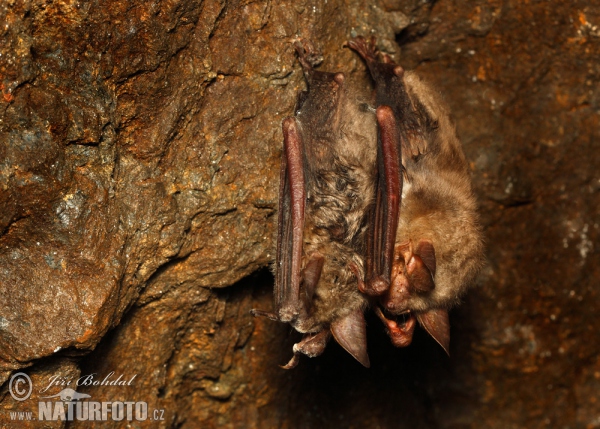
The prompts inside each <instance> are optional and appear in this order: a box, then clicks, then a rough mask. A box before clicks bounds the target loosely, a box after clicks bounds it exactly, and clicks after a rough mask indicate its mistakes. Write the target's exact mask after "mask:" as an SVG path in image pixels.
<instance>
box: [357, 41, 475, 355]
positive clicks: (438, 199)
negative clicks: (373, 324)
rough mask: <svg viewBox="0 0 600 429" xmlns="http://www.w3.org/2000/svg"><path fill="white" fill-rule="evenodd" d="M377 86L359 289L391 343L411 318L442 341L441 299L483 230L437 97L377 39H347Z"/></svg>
mask: <svg viewBox="0 0 600 429" xmlns="http://www.w3.org/2000/svg"><path fill="white" fill-rule="evenodd" d="M348 45H349V46H350V48H352V49H353V50H354V51H356V52H357V53H358V54H359V55H360V56H361V57H362V58H363V60H364V61H365V62H366V64H367V66H368V68H369V71H370V73H371V76H372V78H373V80H374V81H375V86H376V103H375V104H376V109H377V110H376V115H377V124H378V128H379V129H378V150H377V181H376V185H375V188H376V190H375V197H374V199H375V205H374V207H373V208H371V209H370V210H369V214H368V225H369V232H368V234H367V238H366V246H367V250H366V257H365V278H364V282H363V281H361V282H359V289H360V290H361V292H363V293H364V294H365V295H368V296H370V297H373V298H374V299H375V300H376V304H375V311H376V313H377V315H378V316H379V318H380V319H381V320H382V321H383V323H384V324H385V326H386V328H387V332H388V334H389V336H390V338H391V340H392V343H393V344H394V345H395V346H397V347H403V346H407V345H409V344H410V343H411V341H412V335H413V331H414V328H415V319H416V320H418V321H419V323H420V325H421V326H422V327H423V328H424V329H425V330H426V331H427V332H428V333H429V334H430V335H431V336H432V337H433V338H434V339H435V340H436V341H437V342H438V343H439V344H440V345H441V346H442V347H443V348H444V350H445V351H446V352H448V349H449V342H450V327H449V322H448V308H450V307H451V306H452V305H454V304H456V303H458V301H459V298H460V296H461V295H462V294H463V292H464V291H465V289H466V288H467V287H468V285H469V284H470V283H471V282H472V280H473V278H474V277H475V275H476V274H477V272H478V270H479V268H480V267H481V265H482V260H483V256H482V254H483V240H482V233H481V228H480V226H479V223H478V216H477V212H476V200H475V197H474V195H473V192H472V190H471V182H470V178H469V172H468V166H467V162H466V160H465V156H464V154H463V151H462V148H461V145H460V142H459V140H458V138H457V136H456V131H455V128H454V125H453V124H452V122H451V120H450V116H449V113H448V111H447V110H446V108H445V107H444V106H443V103H442V102H441V100H440V99H439V97H438V96H437V94H436V93H435V92H434V91H432V90H431V89H430V88H429V87H428V86H427V85H426V84H425V83H424V82H423V81H421V80H420V79H419V78H418V77H417V75H416V74H414V73H412V72H405V71H404V69H403V68H402V67H401V66H399V65H397V64H396V63H394V62H393V61H392V60H391V58H390V57H389V56H387V55H382V61H380V60H378V51H377V49H376V48H375V39H374V38H371V39H370V40H369V41H366V40H365V39H364V38H362V37H357V38H356V39H354V40H352V41H350V42H349V43H348Z"/></svg>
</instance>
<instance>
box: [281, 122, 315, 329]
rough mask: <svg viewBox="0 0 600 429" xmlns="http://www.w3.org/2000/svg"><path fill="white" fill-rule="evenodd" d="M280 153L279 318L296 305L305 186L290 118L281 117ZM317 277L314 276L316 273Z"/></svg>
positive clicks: (294, 311)
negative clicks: (283, 118)
mask: <svg viewBox="0 0 600 429" xmlns="http://www.w3.org/2000/svg"><path fill="white" fill-rule="evenodd" d="M283 137H284V145H283V151H284V154H283V157H282V162H281V173H280V180H281V181H280V186H279V220H278V232H277V257H276V269H275V272H276V278H275V311H276V312H277V315H278V316H279V317H278V319H279V320H281V321H282V322H291V321H293V320H295V319H296V318H297V317H298V315H299V313H300V307H301V306H302V305H303V304H304V303H301V301H300V280H301V269H302V266H301V265H302V234H303V231H304V209H305V204H306V189H305V181H304V166H303V147H302V138H301V136H300V133H299V130H298V124H297V123H296V120H295V119H294V118H287V119H285V120H284V121H283ZM317 280H318V276H317Z"/></svg>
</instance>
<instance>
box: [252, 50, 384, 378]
mask: <svg viewBox="0 0 600 429" xmlns="http://www.w3.org/2000/svg"><path fill="white" fill-rule="evenodd" d="M295 47H296V51H297V53H298V57H299V60H300V64H301V65H302V69H303V71H304V76H305V78H306V81H307V84H308V91H303V92H301V93H300V94H299V96H298V101H297V105H296V110H295V116H294V117H293V118H287V119H285V120H284V121H283V137H284V144H283V146H284V147H283V156H282V163H281V182H280V188H279V219H278V235H277V257H276V266H275V313H268V312H264V311H259V310H253V314H255V315H262V316H266V317H269V318H270V319H272V320H278V321H281V322H287V323H290V324H291V325H292V326H293V327H294V328H295V329H296V330H297V331H299V332H301V333H304V334H305V335H304V337H303V339H302V340H301V341H300V342H299V343H297V344H295V345H294V347H293V351H294V356H293V357H292V359H291V360H290V361H289V362H288V364H287V365H285V366H284V368H286V369H288V368H293V367H294V366H296V365H297V363H298V360H299V355H300V354H304V355H307V356H309V357H314V356H318V355H320V354H321V353H322V352H323V351H324V349H325V346H326V345H327V342H328V341H329V339H330V337H331V335H332V334H333V337H334V338H335V339H336V341H337V342H338V343H339V344H340V345H341V346H342V347H343V348H344V349H346V350H347V351H348V352H349V353H350V354H351V355H352V356H353V357H354V358H356V359H357V360H358V361H359V362H360V363H361V364H363V365H364V366H366V367H368V366H369V357H368V355H367V340H366V324H365V319H364V310H365V308H366V307H367V305H368V299H367V297H366V296H365V295H364V294H362V293H361V292H360V290H359V287H358V285H359V280H360V282H362V277H363V255H364V253H365V234H366V229H367V228H366V213H367V208H368V207H369V205H371V204H372V196H373V195H374V192H375V189H374V185H375V170H376V168H375V165H376V158H377V149H376V145H377V139H376V136H377V126H376V122H375V115H374V114H373V110H372V109H369V108H368V107H367V103H365V101H367V100H362V99H361V97H360V94H359V93H360V91H356V90H354V89H352V88H351V86H352V85H351V84H350V82H349V81H348V80H347V79H346V77H345V76H344V74H343V73H326V72H321V71H317V70H315V69H314V66H315V65H316V63H317V62H318V58H319V55H317V53H316V52H315V50H314V48H313V47H312V46H311V44H310V43H307V42H302V43H299V42H297V43H296V44H295Z"/></svg>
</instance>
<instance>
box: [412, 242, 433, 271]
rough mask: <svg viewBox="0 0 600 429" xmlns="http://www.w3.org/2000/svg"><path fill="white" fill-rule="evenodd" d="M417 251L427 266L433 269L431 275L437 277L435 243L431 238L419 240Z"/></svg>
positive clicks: (430, 269)
mask: <svg viewBox="0 0 600 429" xmlns="http://www.w3.org/2000/svg"><path fill="white" fill-rule="evenodd" d="M415 253H416V254H417V255H419V256H420V257H421V259H422V260H423V263H424V264H425V266H426V267H427V268H429V271H431V275H432V276H434V277H435V266H436V263H435V248H434V247H433V243H432V242H431V241H429V240H419V244H417V248H416V249H415Z"/></svg>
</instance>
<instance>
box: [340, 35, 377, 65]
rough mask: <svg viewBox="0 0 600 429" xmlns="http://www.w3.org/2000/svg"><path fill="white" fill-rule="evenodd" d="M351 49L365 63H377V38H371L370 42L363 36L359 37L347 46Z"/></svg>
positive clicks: (347, 43) (350, 41)
mask: <svg viewBox="0 0 600 429" xmlns="http://www.w3.org/2000/svg"><path fill="white" fill-rule="evenodd" d="M345 45H346V46H348V47H349V48H350V49H352V50H353V51H355V52H356V53H358V55H360V56H361V57H362V58H363V59H364V60H365V61H367V62H376V61H377V53H378V52H379V51H378V50H377V47H376V44H375V36H371V37H369V40H367V39H365V38H364V37H363V36H357V37H355V38H354V39H352V40H349V41H348V42H346V44H345Z"/></svg>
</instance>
